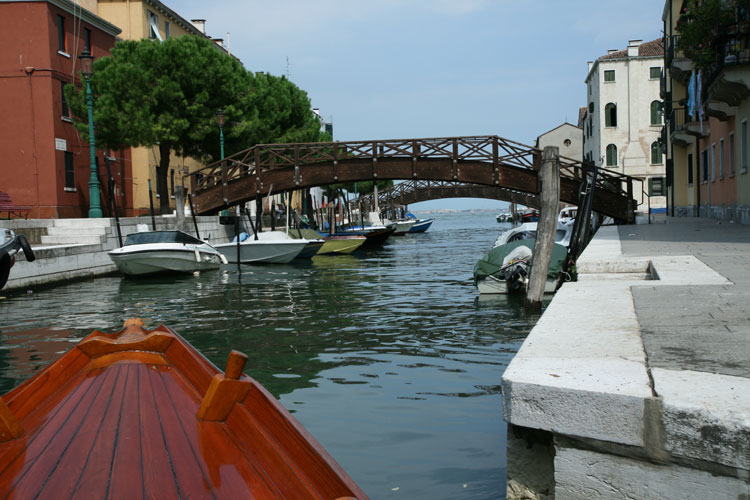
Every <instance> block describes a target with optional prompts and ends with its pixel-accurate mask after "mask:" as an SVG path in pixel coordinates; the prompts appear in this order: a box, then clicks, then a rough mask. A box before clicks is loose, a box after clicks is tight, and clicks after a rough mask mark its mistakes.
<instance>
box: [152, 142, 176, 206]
mask: <svg viewBox="0 0 750 500" xmlns="http://www.w3.org/2000/svg"><path fill="white" fill-rule="evenodd" d="M171 154H172V143H171V142H166V141H162V142H161V143H160V144H159V166H158V167H157V168H156V193H157V194H158V195H159V213H160V214H162V215H163V214H168V213H171V212H172V209H171V208H170V207H169V185H168V184H167V180H168V178H169V176H168V175H167V174H168V173H169V157H170V156H171Z"/></svg>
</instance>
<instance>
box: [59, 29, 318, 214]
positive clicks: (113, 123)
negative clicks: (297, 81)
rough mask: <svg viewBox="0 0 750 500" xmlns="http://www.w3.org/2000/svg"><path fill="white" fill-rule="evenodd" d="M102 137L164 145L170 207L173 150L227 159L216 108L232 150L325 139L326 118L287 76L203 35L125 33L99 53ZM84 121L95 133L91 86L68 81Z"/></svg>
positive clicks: (161, 176) (164, 205) (96, 79)
mask: <svg viewBox="0 0 750 500" xmlns="http://www.w3.org/2000/svg"><path fill="white" fill-rule="evenodd" d="M91 84H92V88H93V91H94V94H95V101H94V123H95V124H96V133H95V135H96V142H97V144H98V145H99V146H101V147H106V148H111V149H122V148H125V147H130V146H136V147H137V146H148V147H150V146H157V145H158V147H159V153H160V162H159V166H158V168H157V180H158V182H157V186H158V193H159V198H160V200H161V207H160V209H161V212H162V213H166V212H168V211H169V210H170V209H169V193H168V187H167V174H168V171H169V160H170V151H175V152H176V153H178V154H180V155H182V156H191V157H194V158H197V159H200V160H204V161H215V160H218V159H219V156H220V153H219V149H220V146H219V128H218V124H217V120H216V112H217V110H218V109H220V108H221V109H223V110H224V113H225V117H226V120H225V125H224V137H225V154H226V155H230V154H232V153H234V152H237V151H240V150H242V149H246V148H248V147H251V146H253V145H255V144H258V143H274V142H298V141H310V142H313V141H318V140H320V137H321V136H320V122H319V121H318V119H317V118H316V117H315V115H314V113H313V112H312V111H311V109H310V101H309V98H308V97H307V94H306V93H305V92H304V91H302V90H300V89H299V88H298V87H297V86H296V85H294V83H292V82H290V81H289V80H288V79H286V78H285V77H283V76H282V77H276V76H272V75H266V74H262V73H259V74H253V73H251V72H249V71H247V70H246V69H245V68H244V67H243V66H242V64H241V63H240V62H239V61H238V60H237V59H235V58H233V57H231V56H229V55H227V54H226V53H224V52H223V51H221V50H219V49H218V48H217V47H216V46H215V44H214V42H212V41H211V40H208V39H206V38H202V37H195V36H182V37H178V38H170V39H168V40H165V41H164V42H155V41H152V40H140V41H130V40H126V41H120V42H117V43H116V44H115V46H114V48H113V49H112V50H111V55H110V56H107V57H102V58H100V59H97V60H96V61H95V64H94V74H93V76H92V80H91ZM66 98H67V100H68V102H69V103H70V107H71V110H72V111H73V114H74V116H76V117H77V118H79V120H77V123H76V126H77V127H78V130H79V131H80V132H81V133H82V135H84V137H86V138H87V137H88V128H87V126H88V125H87V123H88V122H87V114H86V102H85V89H80V90H79V89H76V88H75V87H74V86H73V85H69V86H67V88H66Z"/></svg>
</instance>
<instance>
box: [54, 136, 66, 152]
mask: <svg viewBox="0 0 750 500" xmlns="http://www.w3.org/2000/svg"><path fill="white" fill-rule="evenodd" d="M55 149H56V150H58V151H67V150H68V141H66V140H65V139H58V138H57V137H55Z"/></svg>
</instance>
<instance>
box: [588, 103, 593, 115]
mask: <svg viewBox="0 0 750 500" xmlns="http://www.w3.org/2000/svg"><path fill="white" fill-rule="evenodd" d="M593 112H594V103H593V102H590V103H589V113H593Z"/></svg>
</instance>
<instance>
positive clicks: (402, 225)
mask: <svg viewBox="0 0 750 500" xmlns="http://www.w3.org/2000/svg"><path fill="white" fill-rule="evenodd" d="M416 223H417V221H416V220H415V219H405V220H399V221H396V222H395V224H396V230H395V231H393V235H394V236H403V235H405V234H406V233H408V232H409V231H411V228H412V227H414V224H416Z"/></svg>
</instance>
